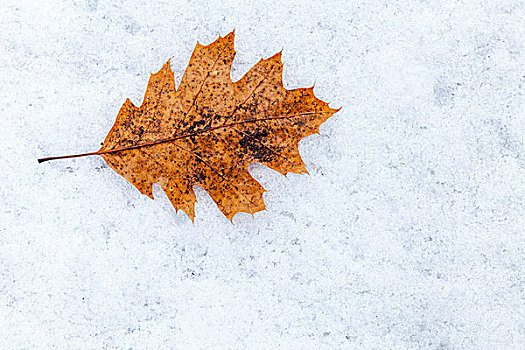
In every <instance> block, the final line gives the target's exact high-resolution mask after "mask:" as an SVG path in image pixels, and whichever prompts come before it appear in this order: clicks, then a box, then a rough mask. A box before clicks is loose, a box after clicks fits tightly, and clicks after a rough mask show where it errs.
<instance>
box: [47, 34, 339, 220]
mask: <svg viewBox="0 0 525 350" xmlns="http://www.w3.org/2000/svg"><path fill="white" fill-rule="evenodd" d="M233 40H234V33H233V32H232V33H230V34H228V35H226V36H225V37H219V39H217V40H216V41H215V42H213V43H212V44H210V45H207V46H202V45H200V44H197V46H196V47H195V50H194V51H193V54H192V56H191V59H190V62H189V65H188V67H187V69H186V72H185V73H184V76H183V78H182V81H181V83H180V85H179V87H178V89H177V88H176V87H175V81H174V76H173V72H172V70H171V68H170V61H168V62H167V63H166V64H165V65H164V66H163V67H162V69H161V70H160V71H158V72H157V73H155V74H152V75H151V77H150V79H149V82H148V87H147V90H146V95H145V96H144V101H143V103H142V105H141V106H140V107H136V106H134V105H133V103H132V102H131V101H130V100H129V99H127V100H126V102H125V103H124V105H123V106H122V108H121V109H120V112H119V114H118V116H117V120H116V121H115V124H114V125H113V127H112V128H111V131H110V132H109V134H108V135H107V137H106V139H105V140H104V143H103V145H102V148H101V149H100V150H99V151H97V152H92V153H87V154H80V155H72V156H63V157H50V158H44V159H40V160H39V162H42V161H46V160H51V159H59V158H72V157H78V156H84V155H95V154H97V155H100V156H102V157H103V158H104V160H105V161H106V162H107V163H108V164H109V165H110V166H111V168H113V169H114V170H115V171H116V172H117V173H119V174H120V175H122V176H123V177H125V178H126V179H127V180H128V181H129V182H131V183H132V184H133V185H134V186H135V187H136V188H137V189H138V190H139V191H140V192H141V193H143V194H145V195H147V196H148V197H150V198H152V199H153V193H152V185H153V184H154V183H158V184H159V185H160V186H161V187H162V189H163V190H164V192H165V193H166V195H167V196H168V198H169V200H170V201H171V202H172V203H173V206H174V207H175V209H176V210H179V209H182V210H183V211H184V212H185V213H186V214H187V215H188V216H189V217H190V218H191V219H192V221H193V220H194V218H195V209H194V207H195V202H196V198H195V193H194V192H193V186H195V185H198V186H201V187H202V188H203V189H204V190H206V191H207V192H208V193H209V195H210V196H211V197H212V198H213V200H214V201H215V202H216V203H217V206H218V207H219V209H220V210H221V211H222V212H223V213H224V215H226V217H228V218H229V219H230V220H232V218H233V216H234V215H235V214H236V213H238V212H248V213H251V214H253V213H255V212H257V211H260V210H263V209H264V208H265V205H264V202H263V198H262V194H263V192H264V189H263V188H262V186H261V185H260V184H259V183H258V182H257V181H255V180H254V179H253V178H252V177H251V176H250V174H249V173H248V165H250V164H251V163H253V162H259V163H262V164H265V165H267V166H268V167H270V168H272V169H275V170H276V171H278V172H280V173H281V174H286V173H288V172H294V173H306V172H307V171H306V168H305V165H304V163H303V161H302V159H301V156H300V155H299V150H298V143H299V140H301V139H302V138H304V137H306V136H308V135H312V134H314V133H317V132H318V131H319V126H320V125H321V123H323V122H324V121H325V120H326V119H327V118H329V117H330V116H331V115H332V114H334V113H335V112H337V111H338V110H336V109H332V108H329V107H328V104H327V103H325V102H323V101H321V100H319V99H317V98H316V97H315V96H314V92H313V87H310V88H301V89H294V90H287V89H285V88H284V87H283V84H282V71H283V64H282V62H281V54H280V53H278V54H276V55H274V56H272V57H270V58H268V59H261V60H260V61H259V62H258V63H257V64H256V65H255V66H254V67H253V68H251V69H250V70H249V71H248V72H247V73H246V75H244V76H243V77H242V78H241V79H240V80H239V81H237V82H232V81H231V79H230V69H231V65H232V62H233V59H234V57H235V50H234V47H233Z"/></svg>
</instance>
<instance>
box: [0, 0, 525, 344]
mask: <svg viewBox="0 0 525 350" xmlns="http://www.w3.org/2000/svg"><path fill="white" fill-rule="evenodd" d="M524 7H525V6H524V4H523V2H522V1H475V0H473V1H468V2H465V3H461V2H456V1H434V0H424V1H423V0H422V1H399V2H395V3H392V2H388V1H385V2H381V1H361V2H357V1H332V2H327V1H283V2H274V1H257V2H252V1H237V2H221V1H207V2H206V1H172V0H170V1H157V2H146V3H145V2H143V1H138V0H129V1H126V2H122V3H121V2H118V1H113V2H112V1H103V0H100V1H97V0H87V1H81V0H76V1H73V0H68V1H66V0H64V1H59V0H52V1H14V0H3V1H2V5H1V9H2V11H1V12H0V28H1V29H2V30H1V32H0V54H1V56H0V57H2V59H1V60H0V100H1V102H0V111H1V117H0V130H1V131H0V132H1V137H0V150H1V157H0V174H2V181H1V185H0V202H1V203H2V204H1V207H0V208H1V210H0V266H1V267H0V305H1V316H0V348H2V349H22V348H27V349H40V348H41V349H48V348H59V349H63V348H72V349H76V348H94V349H95V348H96V349H100V348H116V349H129V348H134V349H147V348H150V349H158V348H177V349H199V348H204V349H225V348H228V349H229V348H232V349H275V348H282V349H343V348H344V349H438V348H439V349H520V348H521V347H522V346H523V344H525V282H524V280H523V276H524V274H525V259H524V256H525V255H524V253H525V252H524V250H525V230H524V226H525V215H524V213H525V159H524V157H525V153H524V151H525V147H524V145H525V138H524V135H525V110H524V101H525V99H524V98H523V89H524V82H525V80H524V79H525V78H524V71H525V64H524V62H525V59H524V57H523V56H524V55H523V53H524V50H525V48H524V43H525V26H523V18H524V15H525V12H524V11H525V8H524ZM233 29H235V34H236V42H235V47H236V51H237V56H236V58H235V62H234V64H233V72H232V78H233V79H234V80H237V79H239V78H240V77H241V76H242V75H243V74H244V73H245V72H246V71H247V70H248V69H250V67H251V66H253V65H254V64H255V63H256V62H257V61H258V60H259V59H260V58H261V57H270V56H271V55H273V54H275V53H276V52H278V51H280V50H281V49H282V48H284V50H283V61H284V64H285V68H284V84H285V86H286V87H287V88H297V87H306V86H311V85H312V84H313V83H314V82H315V93H316V96H317V97H319V98H320V99H322V100H325V101H329V102H330V103H331V104H330V105H331V107H334V108H338V107H342V110H341V111H340V112H338V113H337V114H336V115H335V116H334V117H332V118H330V119H329V120H328V121H327V122H326V123H325V124H323V126H322V127H321V135H316V136H311V137H309V138H306V139H304V140H303V141H301V143H300V151H301V155H302V157H303V159H304V161H305V163H306V164H307V169H308V171H309V173H310V175H295V174H290V175H288V176H287V177H284V176H281V175H280V174H278V173H276V172H274V171H272V170H270V169H268V168H266V167H264V166H262V165H257V164H255V165H253V166H252V167H251V168H250V170H251V173H252V174H253V176H254V177H255V178H256V179H257V180H258V181H259V182H260V183H261V184H262V185H263V186H264V187H265V189H266V190H267V192H266V193H265V195H264V199H265V203H266V205H267V210H265V211H263V212H260V213H257V214H255V216H254V217H252V216H251V215H248V214H238V215H237V216H235V218H234V219H233V224H232V223H230V221H229V220H227V219H226V218H225V217H224V216H223V215H222V214H221V213H220V212H219V210H218V209H217V207H216V205H215V204H214V202H213V201H212V200H211V198H210V197H209V196H208V194H207V193H206V192H205V191H203V190H202V189H197V191H196V192H197V198H198V203H197V206H196V215H197V217H196V220H195V224H192V223H191V221H190V220H189V219H188V218H187V216H186V215H185V214H184V213H183V212H179V213H175V211H174V210H173V207H172V206H171V204H170V202H169V201H168V199H167V197H166V196H165V195H164V193H163V192H162V190H160V188H158V187H156V188H155V189H154V194H155V197H156V199H155V200H154V201H152V200H150V199H149V198H147V197H145V196H143V195H141V194H140V193H139V192H138V190H136V189H135V188H134V187H133V186H132V185H131V184H129V183H128V182H127V181H126V180H125V179H124V178H122V177H121V176H119V175H118V174H116V173H115V172H114V171H113V170H111V169H110V168H108V166H107V165H106V164H105V162H104V161H103V160H102V158H100V157H97V156H93V157H86V158H79V159H68V160H60V161H52V162H46V163H42V164H38V163H37V161H36V160H37V158H41V157H46V156H53V155H65V154H72V153H81V152H89V151H94V150H97V149H98V148H99V146H100V143H101V142H102V141H103V139H104V137H105V136H106V134H107V132H108V131H109V129H110V128H111V126H112V124H113V122H114V120H115V117H116V114H117V112H118V110H119V109H120V107H121V105H122V103H123V102H124V101H125V99H126V98H128V97H129V98H130V99H131V100H132V101H133V102H134V103H135V104H140V103H141V102H142V97H143V94H144V91H145V88H146V84H147V80H148V78H149V74H150V73H151V72H154V71H157V70H158V69H159V68H160V67H161V66H162V64H163V63H165V62H166V61H167V60H168V59H169V58H170V57H172V59H171V63H172V69H173V70H174V72H175V78H176V81H177V82H179V81H180V79H181V76H182V73H183V71H184V69H185V67H186V65H187V63H188V61H189V58H190V54H191V52H192V50H193V48H194V46H195V44H196V42H197V41H199V42H201V43H203V44H207V43H210V42H212V41H213V40H215V39H216V38H217V37H218V35H219V34H220V35H225V34H227V33H229V32H230V31H231V30H233Z"/></svg>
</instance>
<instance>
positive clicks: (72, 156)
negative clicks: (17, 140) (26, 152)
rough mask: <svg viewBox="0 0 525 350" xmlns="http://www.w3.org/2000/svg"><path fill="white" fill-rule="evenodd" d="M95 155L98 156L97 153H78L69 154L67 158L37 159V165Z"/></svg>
mask: <svg viewBox="0 0 525 350" xmlns="http://www.w3.org/2000/svg"><path fill="white" fill-rule="evenodd" d="M96 154H100V153H99V152H98V151H97V152H89V153H79V154H71V155H69V156H57V157H47V158H40V159H38V162H39V163H43V162H47V161H48V160H56V159H66V158H78V157H85V156H93V155H96Z"/></svg>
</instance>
